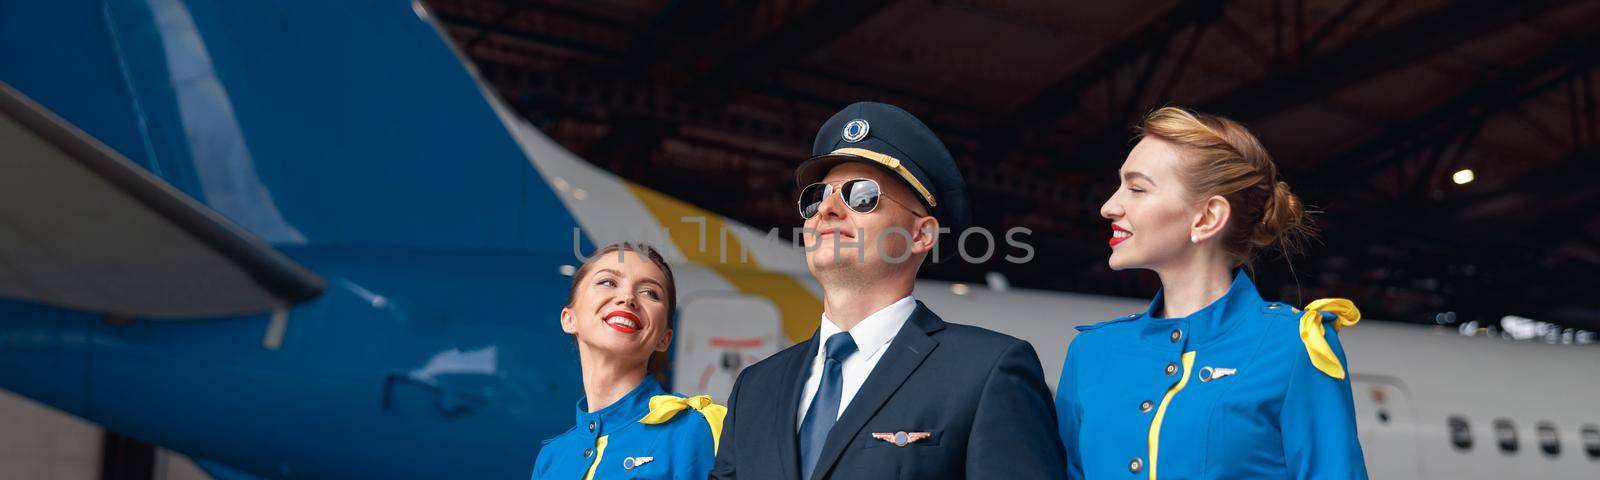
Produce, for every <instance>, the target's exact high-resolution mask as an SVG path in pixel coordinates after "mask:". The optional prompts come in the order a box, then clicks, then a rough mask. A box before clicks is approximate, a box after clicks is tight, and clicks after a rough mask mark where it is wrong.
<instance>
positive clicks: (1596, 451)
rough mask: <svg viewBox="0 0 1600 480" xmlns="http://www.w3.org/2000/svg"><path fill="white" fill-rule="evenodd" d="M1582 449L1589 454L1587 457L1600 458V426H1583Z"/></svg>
mask: <svg viewBox="0 0 1600 480" xmlns="http://www.w3.org/2000/svg"><path fill="white" fill-rule="evenodd" d="M1583 450H1584V451H1585V452H1587V453H1588V454H1589V458H1600V427H1597V426H1594V425H1584V426H1583Z"/></svg>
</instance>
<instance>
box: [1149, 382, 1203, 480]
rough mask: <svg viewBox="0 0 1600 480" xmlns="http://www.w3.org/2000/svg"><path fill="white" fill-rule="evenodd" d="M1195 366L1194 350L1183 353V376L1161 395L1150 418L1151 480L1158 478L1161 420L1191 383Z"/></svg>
mask: <svg viewBox="0 0 1600 480" xmlns="http://www.w3.org/2000/svg"><path fill="white" fill-rule="evenodd" d="M1192 368H1194V352H1184V353H1183V377H1182V378H1179V379H1178V384H1177V385H1173V386H1172V387H1171V388H1168V389H1167V395H1166V396H1164V397H1161V406H1160V407H1157V408H1156V416H1155V418H1153V419H1151V420H1150V480H1156V455H1157V454H1158V453H1160V450H1161V420H1162V419H1163V418H1165V417H1166V416H1167V404H1168V403H1171V402H1172V397H1173V396H1174V395H1177V394H1178V392H1179V391H1181V390H1183V387H1184V385H1188V384H1189V371H1190V369H1192Z"/></svg>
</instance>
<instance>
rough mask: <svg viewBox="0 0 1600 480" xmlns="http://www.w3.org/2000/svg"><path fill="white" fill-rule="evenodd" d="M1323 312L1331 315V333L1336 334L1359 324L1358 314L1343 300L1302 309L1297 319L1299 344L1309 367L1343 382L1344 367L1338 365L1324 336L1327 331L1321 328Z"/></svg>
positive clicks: (1325, 299)
mask: <svg viewBox="0 0 1600 480" xmlns="http://www.w3.org/2000/svg"><path fill="white" fill-rule="evenodd" d="M1323 312H1327V313H1331V314H1333V315H1334V317H1335V318H1334V321H1333V329H1334V331H1338V330H1341V329H1343V328H1344V327H1349V326H1353V325H1355V324H1356V322H1360V321H1361V310H1359V309H1357V308H1356V304H1355V303H1354V302H1351V301H1349V300H1346V299H1343V298H1323V299H1318V300H1317V301H1314V302H1311V304H1310V305H1306V312H1305V313H1304V314H1302V315H1300V341H1302V342H1305V344H1306V354H1307V355H1310V356H1311V364H1312V365H1314V366H1316V367H1317V370H1321V371H1322V373H1326V374H1328V376H1330V377H1333V378H1337V379H1340V380H1344V364H1342V363H1339V355H1337V354H1334V353H1333V347H1332V346H1329V345H1328V339H1327V338H1326V337H1325V336H1324V335H1326V334H1327V330H1326V329H1324V328H1323V327H1322V313H1323Z"/></svg>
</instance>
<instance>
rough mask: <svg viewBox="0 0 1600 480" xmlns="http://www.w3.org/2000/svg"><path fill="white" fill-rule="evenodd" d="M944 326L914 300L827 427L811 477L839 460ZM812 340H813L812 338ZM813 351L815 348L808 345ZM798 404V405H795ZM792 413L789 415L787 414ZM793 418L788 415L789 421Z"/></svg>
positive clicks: (820, 474) (819, 475)
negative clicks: (903, 321) (886, 346)
mask: <svg viewBox="0 0 1600 480" xmlns="http://www.w3.org/2000/svg"><path fill="white" fill-rule="evenodd" d="M943 328H944V320H941V319H940V318H939V316H938V315H934V314H933V311H932V310H928V307H927V306H925V305H923V304H922V302H921V301H920V300H919V301H917V309H916V310H915V311H912V312H911V318H908V319H907V320H906V324H905V325H904V326H902V327H900V332H899V333H896V334H895V336H894V341H892V342H890V343H889V351H887V352H884V353H883V358H881V359H879V360H878V365H877V366H874V367H873V368H872V373H871V374H868V375H867V381H866V383H863V384H862V385H861V390H859V391H857V392H856V396H855V397H854V398H852V399H851V400H850V405H849V406H847V407H845V409H844V414H843V415H841V416H840V417H839V422H838V423H835V424H833V429H831V430H829V431H828V441H827V442H825V443H823V445H822V455H821V456H820V457H818V458H817V468H816V470H815V471H813V472H812V476H813V477H815V478H822V477H823V476H825V475H826V474H827V473H828V470H829V469H832V468H833V464H834V463H837V462H838V461H839V456H840V455H841V454H843V453H844V447H845V446H846V445H849V444H850V439H851V438H855V436H856V434H857V433H860V432H861V427H864V426H866V424H867V420H869V419H871V418H872V417H873V416H874V415H877V413H878V409H880V408H882V407H883V404H884V403H885V402H888V401H889V397H892V396H894V392H895V391H897V390H899V389H900V385H902V384H904V383H905V381H906V379H907V378H910V377H911V374H912V373H913V372H916V371H917V367H919V366H921V365H922V361H923V360H924V359H927V358H928V354H929V353H932V352H933V349H934V348H935V347H938V346H939V342H938V341H937V340H934V339H933V338H931V337H929V334H932V333H933V332H937V331H939V330H940V329H943ZM812 343H816V341H815V340H814V339H813V341H812ZM812 351H813V352H815V348H814V347H813V349H812ZM797 408H798V407H797ZM790 417H793V415H790ZM792 420H793V419H792V418H791V421H792Z"/></svg>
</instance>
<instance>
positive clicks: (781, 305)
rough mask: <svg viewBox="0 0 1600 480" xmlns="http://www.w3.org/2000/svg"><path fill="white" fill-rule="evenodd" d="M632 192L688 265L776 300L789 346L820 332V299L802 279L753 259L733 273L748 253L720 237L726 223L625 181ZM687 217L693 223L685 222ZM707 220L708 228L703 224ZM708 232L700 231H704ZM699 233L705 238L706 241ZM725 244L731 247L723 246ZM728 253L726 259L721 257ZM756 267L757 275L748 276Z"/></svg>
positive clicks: (730, 238) (734, 238)
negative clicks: (763, 266)
mask: <svg viewBox="0 0 1600 480" xmlns="http://www.w3.org/2000/svg"><path fill="white" fill-rule="evenodd" d="M624 184H625V185H627V186H628V190H629V191H631V192H633V195H634V196H635V197H638V198H639V203H641V204H644V206H645V209H646V210H648V211H649V212H650V214H651V215H654V216H655V217H656V223H658V224H660V225H661V226H662V227H663V228H666V229H667V234H668V236H670V237H671V238H672V243H673V244H674V245H677V247H678V251H680V252H683V255H684V256H685V257H688V259H689V262H690V263H694V264H698V265H702V266H705V267H707V268H710V269H711V271H713V272H716V273H717V275H720V276H721V277H722V278H723V279H724V280H726V281H727V282H728V283H730V284H733V287H734V288H736V289H738V290H739V292H740V293H744V294H747V295H755V296H760V297H765V298H766V299H767V300H770V301H772V305H773V306H775V307H777V308H778V314H779V315H781V316H782V318H781V321H782V323H783V335H784V337H785V338H787V339H788V340H789V342H791V343H799V342H801V341H803V340H805V339H807V338H811V332H812V331H814V330H816V328H817V322H818V319H820V318H822V300H821V299H819V298H817V296H816V295H813V294H812V293H811V290H810V289H807V288H806V286H805V285H802V284H800V281H799V280H795V279H794V277H791V276H789V275H788V274H787V273H781V272H762V271H759V270H760V268H761V265H760V264H759V263H757V262H756V259H755V258H754V257H750V258H748V262H749V263H748V266H742V267H740V268H730V267H731V266H733V265H738V264H739V261H740V260H739V255H740V254H741V252H744V251H745V250H744V245H743V244H741V243H740V242H739V237H737V236H735V235H733V234H732V232H729V234H727V235H722V234H721V232H723V231H724V229H727V228H728V224H727V221H725V220H723V218H722V216H721V215H717V214H715V213H711V212H709V211H707V210H704V209H701V208H699V207H695V206H694V205H690V204H687V203H684V202H683V201H681V200H678V199H676V198H672V197H669V196H667V195H665V194H662V193H661V192H657V191H655V190H651V189H649V188H646V187H644V186H641V185H638V184H635V183H633V182H624ZM684 217H689V218H693V219H695V220H694V221H684V220H683V218H684ZM700 219H705V223H704V224H702V223H700V222H699V220H700ZM702 227H703V228H704V230H701V228H702ZM701 232H704V233H705V235H704V236H702V235H701ZM724 240H726V241H727V244H723V243H722V242H723V241H724ZM724 254H726V258H724V257H723V255H724ZM751 267H754V270H756V271H755V272H746V271H745V270H751Z"/></svg>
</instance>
